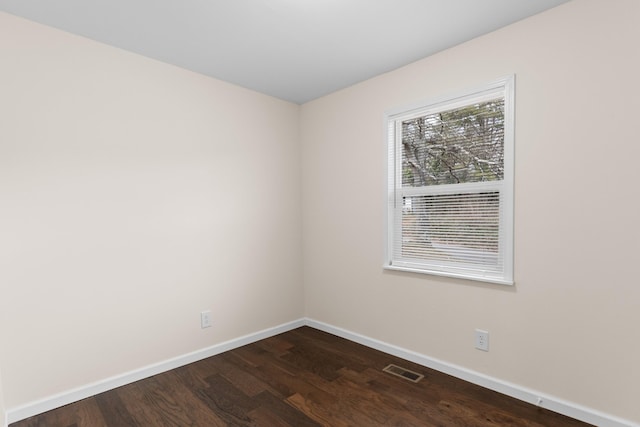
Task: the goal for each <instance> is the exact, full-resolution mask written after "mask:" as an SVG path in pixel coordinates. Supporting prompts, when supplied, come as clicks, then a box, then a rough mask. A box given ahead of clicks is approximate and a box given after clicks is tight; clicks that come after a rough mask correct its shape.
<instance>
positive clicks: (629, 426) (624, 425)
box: [306, 319, 640, 427]
mask: <svg viewBox="0 0 640 427" xmlns="http://www.w3.org/2000/svg"><path fill="white" fill-rule="evenodd" d="M306 324H307V326H310V327H312V328H315V329H319V330H321V331H324V332H328V333H330V334H333V335H337V336H339V337H342V338H346V339H348V340H349V341H353V342H357V343H358V344H362V345H365V346H367V347H370V348H374V349H376V350H380V351H382V352H385V353H388V354H392V355H394V356H397V357H401V358H403V359H405V360H409V361H411V362H414V363H417V364H419V365H422V366H426V367H427V368H431V369H434V370H436V371H439V372H444V373H445V374H448V375H451V376H454V377H456V378H460V379H462V380H465V381H468V382H470V383H473V384H477V385H479V386H482V387H485V388H488V389H490V390H494V391H497V392H499V393H502V394H505V395H507V396H511V397H514V398H516V399H518V400H522V401H524V402H527V403H531V404H533V405H538V399H542V400H541V403H540V404H539V405H538V406H540V407H542V408H545V409H549V410H551V411H553V412H557V413H559V414H562V415H566V416H568V417H571V418H575V419H577V420H580V421H584V422H586V423H589V424H593V425H595V426H598V427H640V424H635V423H633V422H631V421H628V420H624V419H622V418H618V417H615V416H613V415H609V414H605V413H603V412H600V411H596V410H594V409H590V408H587V407H584V406H582V405H578V404H576V403H572V402H568V401H566V400H563V399H559V398H556V397H553V396H550V395H548V394H544V393H540V392H537V391H535V390H531V389H528V388H526V387H522V386H519V385H517V384H512V383H509V382H507V381H502V380H500V379H497V378H492V377H490V376H487V375H484V374H481V373H479V372H475V371H472V370H470V369H466V368H463V367H460V366H456V365H453V364H451V363H447V362H444V361H442V360H438V359H434V358H432V357H428V356H425V355H422V354H419V353H416V352H413V351H410V350H405V349H403V348H400V347H397V346H394V345H391V344H387V343H385V342H382V341H378V340H375V339H373V338H369V337H366V336H364V335H360V334H357V333H354V332H350V331H347V330H345V329H342V328H337V327H335V326H332V325H328V324H326V323H323V322H318V321H316V320H313V319H307V320H306Z"/></svg>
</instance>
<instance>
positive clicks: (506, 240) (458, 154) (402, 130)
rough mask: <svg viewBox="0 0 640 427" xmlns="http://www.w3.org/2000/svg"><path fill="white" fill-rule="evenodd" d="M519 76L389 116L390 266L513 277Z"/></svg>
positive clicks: (494, 279) (460, 274) (509, 279)
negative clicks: (515, 103)
mask: <svg viewBox="0 0 640 427" xmlns="http://www.w3.org/2000/svg"><path fill="white" fill-rule="evenodd" d="M513 119H514V114H513V77H509V78H506V79H501V80H499V81H497V82H494V83H492V84H490V85H487V86H485V87H483V88H480V89H479V90H476V91H471V92H470V93H467V94H464V95H462V96H458V97H452V98H449V99H445V100H442V101H438V102H432V103H425V104H424V105H422V106H419V107H417V108H411V109H402V110H399V111H397V112H394V113H390V114H388V115H387V119H386V120H387V129H388V137H387V138H388V159H389V166H388V168H389V173H388V178H389V179H388V208H387V211H388V225H387V239H388V243H387V256H386V260H385V267H386V268H393V269H400V270H408V271H414V272H423V273H431V274H439V275H447V276H454V277H462V278H467V279H475V280H483V281H490V282H496V283H504V284H512V283H513V249H512V248H513Z"/></svg>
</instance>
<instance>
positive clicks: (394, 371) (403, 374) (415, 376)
mask: <svg viewBox="0 0 640 427" xmlns="http://www.w3.org/2000/svg"><path fill="white" fill-rule="evenodd" d="M383 371H384V372H387V373H389V374H391V375H395V376H397V377H400V378H404V379H405V380H409V381H411V382H413V383H417V382H418V381H420V380H421V379H423V378H424V375H422V374H419V373H417V372H413V371H410V370H409V369H406V368H403V367H401V366H398V365H394V364H391V365H387V367H386V368H384V369H383Z"/></svg>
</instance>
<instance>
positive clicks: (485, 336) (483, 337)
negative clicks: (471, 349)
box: [476, 329, 489, 351]
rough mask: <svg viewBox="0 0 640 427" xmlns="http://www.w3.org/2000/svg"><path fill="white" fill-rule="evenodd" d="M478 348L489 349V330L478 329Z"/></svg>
mask: <svg viewBox="0 0 640 427" xmlns="http://www.w3.org/2000/svg"><path fill="white" fill-rule="evenodd" d="M476 348H477V349H478V350H482V351H489V332H487V331H483V330H481V329H476Z"/></svg>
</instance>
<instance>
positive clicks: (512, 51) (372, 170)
mask: <svg viewBox="0 0 640 427" xmlns="http://www.w3.org/2000/svg"><path fill="white" fill-rule="evenodd" d="M639 18H640V2H638V1H637V0H615V1H602V0H579V1H573V2H570V3H567V4H565V5H563V6H560V7H558V8H555V9H552V10H550V11H548V12H546V13H542V14H540V15H537V16H534V17H532V18H530V19H527V20H524V21H520V22H518V23H516V24H514V25H512V26H509V27H507V28H505V29H502V30H500V31H497V32H494V33H491V34H489V35H486V36H484V37H481V38H478V39H475V40H473V41H471V42H468V43H465V44H463V45H459V46H457V47H455V48H453V49H450V50H447V51H444V52H441V53H440V54H437V55H434V56H432V57H429V58H426V59H424V60H422V61H419V62H416V63H414V64H411V65H409V66H407V67H404V68H402V69H399V70H396V71H393V72H390V73H388V74H385V75H382V76H379V77H377V78H374V79H371V80H369V81H366V82H363V83H361V84H358V85H355V86H353V87H350V88H348V89H345V90H342V91H340V92H337V93H334V94H331V95H329V96H326V97H324V98H321V99H318V100H316V101H314V102H310V103H308V104H305V105H303V107H302V113H301V129H302V159H303V188H304V194H303V224H304V227H303V236H304V283H305V289H306V293H305V299H306V310H307V311H306V313H307V316H308V317H310V318H312V319H316V320H318V321H322V322H326V323H328V324H331V325H334V326H338V327H341V328H344V329H347V330H350V331H352V332H356V333H360V334H363V335H365V336H368V337H372V338H375V339H378V340H382V341H384V342H387V343H391V344H395V345H398V346H400V347H404V348H407V349H410V350H414V351H416V352H419V353H422V354H424V355H427V356H430V357H433V358H437V359H440V360H443V361H445V362H448V363H451V364H455V365H458V366H462V367H465V368H468V369H472V370H474V371H477V372H481V373H484V374H487V375H489V376H492V377H495V378H498V379H501V380H503V381H508V382H512V383H515V384H518V385H520V386H522V387H528V388H530V389H533V390H537V391H539V392H541V393H546V394H548V395H552V396H556V397H558V398H560V399H566V400H568V401H570V402H574V403H577V404H580V405H584V406H587V407H590V408H592V409H596V410H600V411H603V412H605V413H609V414H613V415H617V416H619V417H623V418H627V419H630V420H634V421H636V422H640V406H638V396H640V369H638V361H639V360H640V340H639V339H638V329H637V328H638V325H640V310H639V307H640V287H639V286H638V279H637V277H638V273H637V264H638V254H639V253H640V243H639V242H640V227H638V222H637V221H638V218H640V208H639V205H638V202H637V200H636V199H637V196H638V187H637V186H638V182H640V172H639V171H640V167H639V165H638V159H639V158H640V144H638V135H639V132H638V113H639V112H640V108H639V107H640V104H639V101H638V99H639V96H640V81H639V79H638V76H640V66H639V63H638V41H639V40H640V26H638V22H639ZM511 73H515V75H516V116H517V118H516V126H515V128H516V190H515V191H516V193H515V194H516V204H515V220H516V226H515V281H516V286H515V287H506V286H500V285H488V284H481V283H474V282H470V281H461V280H454V279H446V278H440V277H433V276H427V275H417V274H406V273H400V272H392V271H383V269H382V260H383V239H384V236H383V223H384V206H385V205H384V203H385V194H384V189H383V186H384V185H385V184H384V183H385V178H384V168H385V158H384V157H385V149H384V146H383V145H384V141H383V137H384V132H383V113H384V111H385V110H387V109H391V108H394V107H398V106H402V105H405V104H411V103H414V102H417V101H420V100H426V99H429V98H433V97H438V96H441V95H446V94H448V93H451V92H458V91H460V90H463V89H465V88H468V87H475V86H477V85H480V84H483V83H486V82H489V81H492V80H494V79H496V78H499V77H502V76H505V75H508V74H511ZM475 328H482V329H486V330H488V331H489V332H490V343H491V348H490V352H488V353H485V352H481V351H478V350H475V349H474V348H473V331H474V329H475Z"/></svg>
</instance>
